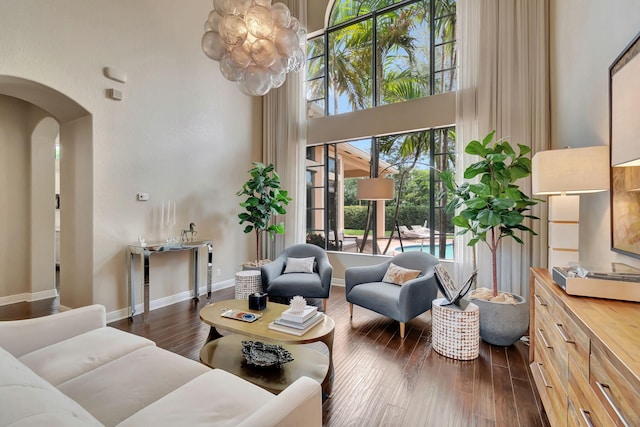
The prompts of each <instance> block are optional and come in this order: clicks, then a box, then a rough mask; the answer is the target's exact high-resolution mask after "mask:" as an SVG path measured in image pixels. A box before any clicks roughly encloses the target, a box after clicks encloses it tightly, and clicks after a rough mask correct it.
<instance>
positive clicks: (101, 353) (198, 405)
mask: <svg viewBox="0 0 640 427" xmlns="http://www.w3.org/2000/svg"><path fill="white" fill-rule="evenodd" d="M105 319H106V316H105V309H104V307H102V306H100V305H93V306H88V307H83V308H79V309H75V310H70V311H66V312H62V313H59V314H54V315H51V316H46V317H41V318H35V319H28V320H17V321H6V322H0V426H7V425H11V426H44V425H46V426H99V425H107V426H116V425H117V426H122V427H125V426H154V427H155V426H200V425H202V426H247V427H249V426H251V427H256V426H302V425H304V426H320V425H322V398H321V390H320V385H319V384H318V383H317V382H316V381H314V380H312V379H310V378H306V377H303V378H300V379H299V380H298V381H296V382H295V383H293V384H292V385H291V386H290V387H288V388H287V389H286V390H284V391H283V392H282V393H280V394H279V395H277V396H276V395H273V394H271V393H269V392H267V391H265V390H263V389H261V388H259V387H257V386H255V385H253V384H251V383H249V382H247V381H245V380H243V379H240V378H238V377H236V376H234V375H232V374H229V373H228V372H225V371H222V370H220V369H210V368H208V367H206V366H204V365H202V364H200V363H197V362H195V361H193V360H190V359H187V358H184V357H182V356H179V355H177V354H175V353H172V352H169V351H166V350H163V349H161V348H158V347H156V345H155V343H154V342H153V341H149V340H148V339H145V338H142V337H139V336H136V335H133V334H129V333H127V332H122V331H120V330H118V329H114V328H111V327H107V326H106V323H105V322H106V320H105Z"/></svg>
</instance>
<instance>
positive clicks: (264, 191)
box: [236, 162, 291, 269]
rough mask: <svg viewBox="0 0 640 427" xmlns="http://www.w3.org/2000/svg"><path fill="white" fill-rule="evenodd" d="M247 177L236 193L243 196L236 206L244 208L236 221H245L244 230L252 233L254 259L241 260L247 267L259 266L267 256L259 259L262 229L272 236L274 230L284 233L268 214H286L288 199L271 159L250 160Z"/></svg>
mask: <svg viewBox="0 0 640 427" xmlns="http://www.w3.org/2000/svg"><path fill="white" fill-rule="evenodd" d="M249 174H250V175H251V178H250V179H249V180H248V181H247V182H245V183H244V184H243V186H242V189H241V190H240V191H238V192H237V193H236V195H238V196H247V198H246V199H245V201H244V202H242V203H240V206H241V207H242V208H244V209H245V211H244V212H241V213H240V214H238V218H239V219H240V224H245V223H246V225H245V228H244V232H245V233H251V232H252V231H253V232H254V233H255V235H256V259H255V261H253V262H248V263H245V264H244V265H245V266H248V267H249V268H258V269H259V268H260V266H262V265H263V264H265V263H267V262H269V260H260V238H261V235H262V232H264V231H266V232H267V233H269V235H270V236H271V237H272V238H273V237H274V235H275V234H284V223H282V222H281V223H278V224H272V223H271V219H272V217H274V216H276V215H278V214H281V215H284V214H286V211H285V208H284V207H285V206H286V205H288V204H289V201H291V197H289V196H288V194H287V191H285V190H283V189H282V188H281V186H280V176H278V174H277V173H276V171H275V166H274V165H273V163H271V164H269V165H267V166H265V165H264V164H262V163H259V162H253V169H251V170H250V171H249Z"/></svg>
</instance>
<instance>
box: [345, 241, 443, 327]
mask: <svg viewBox="0 0 640 427" xmlns="http://www.w3.org/2000/svg"><path fill="white" fill-rule="evenodd" d="M439 262H440V261H438V259H437V258H436V257H434V256H432V255H430V254H428V253H425V252H404V253H401V254H398V255H396V256H394V257H393V258H390V259H389V260H387V261H385V262H383V263H382V264H378V265H374V266H370V267H350V268H347V269H346V270H345V274H344V282H345V293H346V296H347V302H349V314H350V317H352V318H353V305H354V304H355V305H359V306H361V307H364V308H367V309H369V310H372V311H375V312H376V313H380V314H382V315H384V316H387V317H390V318H392V319H393V320H397V321H398V322H400V337H401V338H403V339H404V332H405V324H406V322H408V321H409V320H411V319H413V318H414V317H416V316H418V315H420V314H422V313H424V312H425V311H428V310H430V309H431V302H432V301H433V300H434V299H435V298H436V296H437V293H438V285H437V283H436V279H435V277H434V270H433V267H434V266H435V265H436V264H438V263H439ZM391 263H394V264H395V265H398V266H400V267H404V268H408V269H412V270H420V271H421V274H420V276H418V277H417V278H415V279H413V280H409V281H408V282H405V283H404V284H403V285H401V286H399V285H394V284H392V283H386V282H383V281H382V278H383V277H384V274H385V273H386V271H387V268H388V267H389V264H391Z"/></svg>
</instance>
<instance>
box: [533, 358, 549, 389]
mask: <svg viewBox="0 0 640 427" xmlns="http://www.w3.org/2000/svg"><path fill="white" fill-rule="evenodd" d="M537 365H538V372H540V376H541V377H542V383H543V384H544V386H545V387H546V388H553V387H551V385H550V384H549V383H548V382H547V378H546V377H545V376H544V372H543V371H542V363H540V362H538V364H537Z"/></svg>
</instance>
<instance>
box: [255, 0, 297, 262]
mask: <svg viewBox="0 0 640 427" xmlns="http://www.w3.org/2000/svg"><path fill="white" fill-rule="evenodd" d="M280 1H281V2H282V3H284V4H286V5H287V6H288V7H289V10H290V11H291V15H292V16H295V17H296V18H298V20H300V23H301V24H302V25H303V26H306V22H305V21H306V16H307V8H306V1H304V0H280ZM304 87H305V71H304V69H303V70H302V71H300V72H297V73H289V74H287V79H286V81H285V83H284V84H283V85H282V86H281V87H279V88H278V89H272V90H271V91H270V92H269V93H268V94H267V95H265V96H264V97H263V101H262V134H263V137H262V138H263V139H262V141H263V142H262V160H263V163H264V164H269V163H273V164H274V165H275V167H276V172H278V175H280V180H281V182H282V188H283V189H285V190H287V191H288V192H289V196H290V197H292V198H293V200H292V201H291V202H289V205H288V206H287V207H286V211H287V214H286V215H284V216H282V215H278V216H277V217H276V221H278V222H280V221H283V222H284V226H285V234H284V235H277V236H276V238H275V239H273V240H272V239H270V238H269V237H268V236H267V235H265V236H264V238H263V240H262V257H263V258H268V259H274V258H275V257H277V256H278V254H280V252H282V250H283V249H284V248H285V247H287V246H290V245H293V244H296V243H303V242H304V241H305V230H304V224H305V221H304V218H305V206H306V198H305V195H306V192H305V181H304V165H305V145H306V139H307V138H306V118H305V113H306V103H305V91H304Z"/></svg>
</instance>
